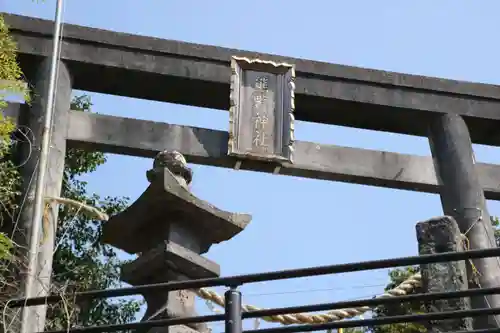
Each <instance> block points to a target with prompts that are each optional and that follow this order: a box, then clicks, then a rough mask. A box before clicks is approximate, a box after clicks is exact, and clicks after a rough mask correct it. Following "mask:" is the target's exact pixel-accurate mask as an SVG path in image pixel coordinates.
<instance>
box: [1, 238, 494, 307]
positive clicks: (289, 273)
mask: <svg viewBox="0 0 500 333" xmlns="http://www.w3.org/2000/svg"><path fill="white" fill-rule="evenodd" d="M497 256H500V248H489V249H481V250H469V251H463V252H446V253H438V254H427V255H421V256H412V257H400V258H392V259H382V260H372V261H363V262H357V263H348V264H337V265H328V266H318V267H308V268H300V269H290V270H282V271H273V272H266V273H256V274H246V275H237V276H229V277H221V278H207V279H198V280H186V281H175V282H166V283H156V284H148V285H140V286H134V287H127V288H117V289H109V290H94V291H83V292H76V293H73V294H71V295H66V296H71V297H72V298H73V299H76V300H82V299H97V298H109V297H120V296H130V295H138V294H143V293H146V292H151V291H158V290H162V291H172V290H183V289H197V288H203V287H215V286H228V287H234V286H239V285H242V284H245V283H255V282H263V281H276V280H285V279H292V278H302V277H309V276H319V275H326V274H338V273H349V272H359V271H365V270H374V269H382V268H394V267H399V266H410V265H422V264H433V263H438V262H447V261H460V260H467V259H477V258H487V257H497ZM61 300H62V296H61V295H50V296H45V297H34V298H29V299H27V298H18V299H12V300H10V301H9V307H11V308H15V307H23V306H33V305H42V304H51V303H56V302H59V301H61Z"/></svg>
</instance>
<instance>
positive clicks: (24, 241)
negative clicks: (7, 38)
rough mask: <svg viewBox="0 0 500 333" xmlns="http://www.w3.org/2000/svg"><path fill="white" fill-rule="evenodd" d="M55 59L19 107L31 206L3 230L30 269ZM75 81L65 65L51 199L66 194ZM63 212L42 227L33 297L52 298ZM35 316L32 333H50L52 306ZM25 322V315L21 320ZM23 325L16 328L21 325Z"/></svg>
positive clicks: (25, 188)
mask: <svg viewBox="0 0 500 333" xmlns="http://www.w3.org/2000/svg"><path fill="white" fill-rule="evenodd" d="M50 65H51V60H50V59H48V58H46V59H44V60H42V61H41V63H40V64H39V65H38V69H37V71H36V73H35V75H34V77H32V78H31V77H30V78H29V79H30V82H32V83H33V84H34V88H33V91H32V97H33V101H32V104H31V106H30V107H29V108H28V107H27V105H25V106H22V107H20V108H19V111H18V112H19V118H18V123H19V124H20V125H24V126H25V128H29V131H28V132H26V134H27V137H28V138H30V140H33V142H27V141H26V140H22V141H24V142H23V143H22V144H21V145H20V147H19V148H20V150H19V151H17V152H16V155H18V156H19V159H20V160H21V161H23V162H24V163H23V164H22V166H21V167H20V174H21V177H22V193H23V195H24V196H25V201H24V202H21V211H20V214H19V218H18V221H19V222H18V223H16V222H17V221H16V222H14V221H12V222H13V223H12V225H4V226H3V231H5V232H7V233H8V234H9V235H11V237H12V238H13V239H14V241H15V242H16V244H17V245H19V246H18V247H17V249H16V251H17V256H18V257H19V258H20V262H22V263H23V264H27V258H28V252H29V242H30V240H29V235H30V229H31V226H32V223H33V204H34V203H33V201H34V195H35V184H36V177H37V171H38V160H39V155H40V148H41V137H42V131H43V125H44V118H45V117H44V115H45V106H46V100H47V98H48V97H47V93H48V85H49V76H50V75H49V73H50ZM71 86H72V82H71V77H70V73H69V71H68V69H67V67H66V65H65V64H64V62H62V61H60V62H59V70H58V76H57V81H56V96H55V100H54V110H53V112H54V113H53V122H52V132H51V138H50V140H51V141H50V148H49V156H48V164H47V174H46V182H45V193H44V194H45V196H50V197H59V196H60V193H61V187H62V180H63V173H64V159H65V155H66V130H67V122H68V111H69V109H70V103H71V91H72V89H71ZM58 212H59V208H58V205H57V204H55V203H54V204H51V205H50V208H49V211H48V214H45V217H44V220H43V221H36V222H35V223H42V227H43V228H42V235H41V237H40V239H37V240H34V241H36V242H39V244H40V247H39V251H38V256H37V271H36V272H34V274H35V276H36V277H35V279H36V280H35V283H34V284H33V289H32V290H31V295H32V296H33V297H36V296H45V295H48V294H49V293H50V289H51V275H52V257H53V252H54V242H55V236H56V228H57V218H58ZM25 269H26V267H22V268H21V271H22V272H15V273H14V274H16V275H19V274H21V276H19V280H20V281H21V290H20V293H19V296H20V297H23V296H25V295H24V294H23V290H24V281H25V277H24V276H22V274H24V271H25ZM26 311H30V312H31V314H30V318H33V320H32V321H30V323H29V329H28V331H29V332H39V331H43V330H44V326H45V317H46V311H47V306H46V305H41V306H34V307H29V308H26ZM19 319H20V316H19ZM17 324H18V323H15V325H17Z"/></svg>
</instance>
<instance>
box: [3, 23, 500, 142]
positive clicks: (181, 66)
mask: <svg viewBox="0 0 500 333" xmlns="http://www.w3.org/2000/svg"><path fill="white" fill-rule="evenodd" d="M5 21H6V22H7V24H8V25H9V26H10V29H11V33H12V35H13V37H14V38H15V40H16V42H17V44H18V49H19V61H20V64H21V66H22V68H23V70H24V72H25V74H26V76H27V77H31V76H32V75H33V73H34V71H35V70H36V63H37V61H36V60H39V59H41V58H42V57H44V56H47V55H49V53H50V50H51V45H52V44H51V37H52V22H51V21H48V20H42V19H37V18H32V17H25V16H18V15H10V14H5ZM232 56H239V57H248V58H261V59H266V60H272V61H276V62H285V63H291V64H294V65H295V68H296V76H297V78H296V110H295V117H296V119H297V120H303V121H311V122H318V123H325V124H335V125H342V126H350V127H356V128H364V129H372V130H379V131H388V132H394V133H401V134H410V135H420V136H425V137H426V136H427V134H428V133H427V132H428V126H429V122H430V120H431V119H432V118H433V117H435V116H438V115H440V114H442V113H448V112H451V113H455V114H458V115H461V116H463V117H464V119H465V120H466V122H467V125H468V126H469V130H470V132H471V139H472V141H473V142H474V143H481V144H491V145H500V134H499V133H498V130H497V129H498V128H499V127H500V112H498V110H499V109H500V87H498V86H495V85H486V84H479V83H470V82H460V81H454V80H445V79H439V78H430V77H424V76H417V75H408V74H401V73H393V72H387V71H380V70H372V69H364V68H356V67H350V66H342V65H336V64H330V63H325V62H318V61H311V60H304V59H296V58H290V57H283V56H276V55H270V54H263V53H258V52H250V51H242V50H235V49H228V48H223V47H217V46H212V45H199V44H193V43H186V42H180V41H173V40H165V39H159V38H153V37H145V36H138V35H131V34H125V33H119V32H114V31H108V30H102V29H95V28H88V27H82V26H76V25H71V24H66V25H65V26H64V43H63V48H62V50H61V59H63V60H65V62H66V64H67V66H68V69H69V70H70V72H71V74H72V77H73V89H79V90H86V91H91V92H99V93H105V94H112V95H120V96H128V97H135V98H141V99H147V100H156V101H163V102H170V103H179V104H185V105H192V106H200V107H206V108H212V109H220V110H226V111H227V110H229V83H230V75H231V70H230V61H231V57H232ZM96 78H99V79H96ZM131 82H140V84H130V83H131Z"/></svg>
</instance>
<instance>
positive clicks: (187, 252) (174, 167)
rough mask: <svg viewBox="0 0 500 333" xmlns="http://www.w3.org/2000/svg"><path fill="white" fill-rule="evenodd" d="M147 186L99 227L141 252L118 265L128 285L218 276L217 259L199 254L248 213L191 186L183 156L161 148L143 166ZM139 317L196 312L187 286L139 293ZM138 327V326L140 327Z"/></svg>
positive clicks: (153, 332) (243, 222)
mask: <svg viewBox="0 0 500 333" xmlns="http://www.w3.org/2000/svg"><path fill="white" fill-rule="evenodd" d="M147 178H148V180H149V182H150V185H149V187H148V188H147V189H146V191H145V192H144V193H143V194H142V195H141V196H140V197H139V198H138V199H137V200H136V201H135V202H134V203H133V204H132V205H131V206H130V207H128V208H127V209H126V210H125V211H123V212H122V213H120V214H118V215H116V216H113V217H111V218H110V219H109V221H108V222H106V223H105V225H104V227H103V237H102V241H103V242H105V243H108V244H111V245H113V246H115V247H118V248H120V249H122V250H124V251H126V252H128V253H131V254H139V257H138V258H137V259H136V260H134V261H133V262H130V263H128V264H126V265H124V266H123V267H122V272H121V276H122V280H123V281H125V282H127V283H129V284H131V285H140V284H150V283H161V282H169V281H179V280H185V279H199V278H209V277H217V276H219V274H220V268H219V265H217V264H216V263H215V262H213V261H211V260H209V259H206V258H205V257H203V256H201V254H203V253H205V252H207V251H208V249H209V248H210V246H211V245H212V244H216V243H220V242H223V241H226V240H229V239H231V238H232V237H234V236H235V235H236V234H238V233H239V232H241V231H242V230H243V229H244V228H245V227H246V226H247V224H248V223H249V222H250V220H251V216H250V215H247V214H238V213H231V212H226V211H223V210H220V209H218V208H216V207H214V206H213V205H211V204H209V203H208V202H206V201H203V200H201V199H199V198H197V197H196V196H195V195H193V194H192V193H191V192H190V191H189V188H188V186H189V183H190V182H191V179H192V172H191V170H190V169H189V168H188V167H187V164H186V161H185V159H184V157H183V156H182V155H181V154H180V153H178V152H175V151H172V152H169V151H164V152H161V153H159V154H158V155H157V157H156V158H155V161H154V164H153V169H151V170H149V171H148V172H147ZM143 296H144V298H145V299H146V302H147V310H146V313H145V315H144V317H143V319H142V320H143V321H146V320H148V319H162V318H175V317H189V316H194V315H196V311H195V306H194V298H195V293H194V292H193V291H191V290H180V291H171V292H163V291H160V290H158V291H154V292H151V293H146V294H144V295H143ZM146 331H147V332H149V333H163V332H169V333H170V332H188V333H189V332H204V331H207V326H206V324H192V325H189V326H183V325H180V326H175V327H164V328H153V329H150V330H146ZM141 332H142V331H141Z"/></svg>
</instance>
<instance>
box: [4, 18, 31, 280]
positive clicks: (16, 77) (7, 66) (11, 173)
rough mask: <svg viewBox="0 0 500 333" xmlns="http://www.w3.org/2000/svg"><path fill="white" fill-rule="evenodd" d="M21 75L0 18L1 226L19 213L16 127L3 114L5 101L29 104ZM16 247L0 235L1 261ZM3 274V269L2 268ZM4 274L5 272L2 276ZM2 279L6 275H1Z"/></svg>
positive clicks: (10, 40) (6, 28)
mask: <svg viewBox="0 0 500 333" xmlns="http://www.w3.org/2000/svg"><path fill="white" fill-rule="evenodd" d="M24 87H25V85H24V84H23V82H22V72H21V69H20V67H19V65H18V63H17V61H16V44H15V43H14V41H13V40H12V38H11V37H10V36H9V30H8V27H7V25H6V24H5V21H4V19H3V16H2V15H0V203H1V205H0V212H2V214H0V225H2V223H3V218H4V217H5V214H4V213H5V212H12V211H14V210H15V209H16V201H15V198H16V197H17V195H19V192H18V188H17V185H18V182H19V174H18V173H17V170H16V168H15V166H14V164H13V163H12V161H11V160H10V158H9V152H10V147H11V143H12V142H11V141H12V140H11V133H12V131H13V130H14V129H15V126H14V124H13V122H12V121H11V119H9V118H7V117H4V115H3V113H2V112H1V111H2V109H3V108H5V106H6V105H7V103H6V101H5V97H7V96H10V95H15V94H22V96H24V97H25V100H26V101H28V99H29V98H28V89H26V88H24ZM12 249H13V244H12V242H11V240H10V239H9V238H8V237H7V236H6V235H5V234H3V233H0V260H2V261H5V260H9V259H10V257H11V255H12V253H11V250H12ZM0 270H2V268H1V267H0ZM0 273H3V272H0ZM2 276H3V274H2Z"/></svg>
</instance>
